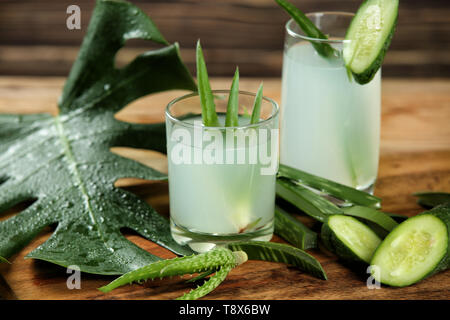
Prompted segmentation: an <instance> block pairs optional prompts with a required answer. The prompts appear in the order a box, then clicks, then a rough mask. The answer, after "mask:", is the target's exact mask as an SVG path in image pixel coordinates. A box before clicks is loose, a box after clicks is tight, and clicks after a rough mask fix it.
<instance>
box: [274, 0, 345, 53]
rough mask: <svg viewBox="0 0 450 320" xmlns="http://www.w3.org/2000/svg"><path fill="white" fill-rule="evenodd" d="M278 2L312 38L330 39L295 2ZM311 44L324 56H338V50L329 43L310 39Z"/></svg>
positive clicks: (278, 0) (279, 0)
mask: <svg viewBox="0 0 450 320" xmlns="http://www.w3.org/2000/svg"><path fill="white" fill-rule="evenodd" d="M275 1H276V3H278V5H279V6H280V7H282V8H283V9H284V10H285V11H286V12H287V13H288V14H289V15H290V16H291V18H292V19H294V21H295V22H297V24H298V26H299V27H300V28H301V29H302V30H303V32H304V33H305V34H306V35H307V36H308V37H310V38H314V39H324V40H326V39H328V37H327V36H326V35H325V34H323V33H322V31H320V29H318V28H317V27H316V26H315V24H314V23H313V22H312V21H311V20H309V19H308V17H307V16H306V15H305V14H304V13H303V12H302V11H301V10H300V9H298V8H297V7H295V6H294V5H293V4H291V3H289V2H287V1H285V0H275ZM310 42H311V45H312V46H313V47H314V49H315V50H316V51H317V53H318V54H320V55H321V56H323V57H333V56H337V51H336V50H335V49H334V48H333V47H332V46H330V45H329V44H328V43H324V42H320V41H310Z"/></svg>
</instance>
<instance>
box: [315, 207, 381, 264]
mask: <svg viewBox="0 0 450 320" xmlns="http://www.w3.org/2000/svg"><path fill="white" fill-rule="evenodd" d="M321 239H322V241H323V243H324V245H325V247H326V248H327V249H328V250H330V251H332V252H334V253H335V254H336V255H337V256H338V257H340V258H341V259H343V260H346V261H349V262H355V263H369V262H370V260H371V258H372V255H373V253H374V252H375V250H376V248H377V247H378V245H379V244H380V243H381V239H380V238H379V237H378V236H377V234H376V233H375V232H373V231H372V230H371V229H370V228H369V227H368V226H366V225H365V224H364V223H362V222H360V221H358V220H357V219H355V218H353V217H350V216H345V215H332V216H330V217H329V218H328V220H327V221H326V222H325V223H324V224H323V225H322V231H321Z"/></svg>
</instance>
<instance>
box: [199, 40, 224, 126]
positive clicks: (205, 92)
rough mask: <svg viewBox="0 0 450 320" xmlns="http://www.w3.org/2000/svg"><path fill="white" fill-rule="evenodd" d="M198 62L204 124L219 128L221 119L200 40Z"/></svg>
mask: <svg viewBox="0 0 450 320" xmlns="http://www.w3.org/2000/svg"><path fill="white" fill-rule="evenodd" d="M196 60H197V82H198V95H199V97H200V103H201V105H202V120H203V124H204V125H205V126H207V127H218V126H220V123H219V118H218V117H217V113H216V105H215V104H214V96H213V94H212V91H211V86H210V84H209V78H208V70H207V69H206V63H205V58H204V57H203V51H202V47H201V45H200V40H198V41H197V50H196Z"/></svg>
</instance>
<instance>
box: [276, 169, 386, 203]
mask: <svg viewBox="0 0 450 320" xmlns="http://www.w3.org/2000/svg"><path fill="white" fill-rule="evenodd" d="M278 175H279V176H281V177H285V178H289V179H292V180H297V181H298V182H300V183H302V184H304V185H307V186H309V187H311V188H314V189H317V190H319V191H322V192H325V193H327V194H329V195H331V196H333V197H336V198H339V199H342V200H345V201H348V202H351V203H354V204H356V205H361V206H366V207H374V208H379V207H380V203H381V199H380V198H378V197H375V196H373V195H371V194H369V193H367V192H363V191H360V190H357V189H354V188H351V187H348V186H345V185H343V184H340V183H337V182H334V181H331V180H328V179H325V178H322V177H318V176H315V175H312V174H310V173H307V172H304V171H301V170H298V169H295V168H292V167H289V166H286V165H284V164H280V168H279V170H278Z"/></svg>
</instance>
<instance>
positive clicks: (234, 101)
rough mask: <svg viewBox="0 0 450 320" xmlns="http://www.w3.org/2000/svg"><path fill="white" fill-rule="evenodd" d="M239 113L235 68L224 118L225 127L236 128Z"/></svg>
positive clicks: (237, 81)
mask: <svg viewBox="0 0 450 320" xmlns="http://www.w3.org/2000/svg"><path fill="white" fill-rule="evenodd" d="M238 112H239V69H238V68H236V72H235V73H234V77H233V81H232V83H231V89H230V94H229V96H228V105H227V116H226V118H225V126H227V127H237V126H238V125H239V122H238Z"/></svg>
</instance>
